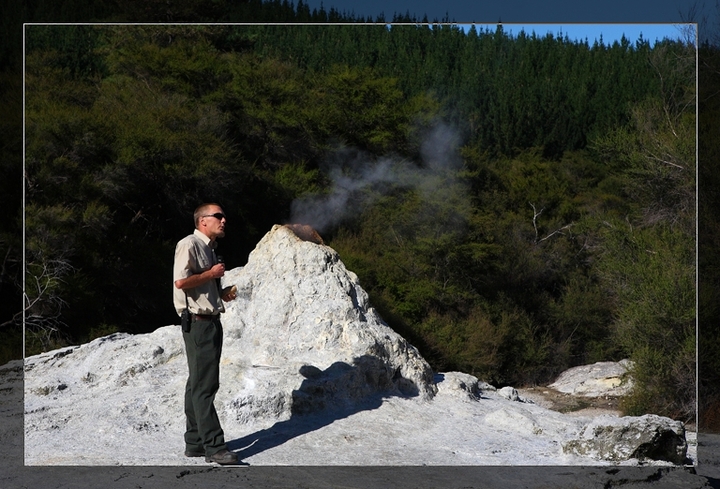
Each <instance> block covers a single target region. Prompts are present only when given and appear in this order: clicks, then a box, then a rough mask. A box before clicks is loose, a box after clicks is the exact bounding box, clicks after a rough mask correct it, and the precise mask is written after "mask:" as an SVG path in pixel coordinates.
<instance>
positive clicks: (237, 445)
mask: <svg viewBox="0 0 720 489" xmlns="http://www.w3.org/2000/svg"><path fill="white" fill-rule="evenodd" d="M399 371H400V369H399V368H398V369H397V370H396V371H395V372H389V371H388V368H387V365H386V364H385V362H383V361H382V360H381V359H379V358H377V357H374V356H371V355H364V356H362V357H359V358H356V359H354V360H353V364H352V365H349V364H347V363H345V362H335V363H333V364H332V365H330V366H329V367H328V368H327V369H325V370H324V371H323V370H320V369H319V368H317V367H314V366H311V365H304V366H303V367H301V368H300V374H302V376H303V377H305V380H303V382H302V384H301V385H300V387H299V388H298V389H297V390H293V392H292V407H291V416H290V419H288V420H285V421H278V422H277V423H275V424H274V425H273V426H272V427H270V428H267V429H264V430H260V431H257V432H255V433H252V434H250V435H247V436H244V437H242V438H237V439H235V440H231V441H229V442H227V447H228V449H229V450H232V451H235V452H237V454H238V458H240V459H246V458H249V457H252V456H253V455H256V454H258V453H260V452H263V451H265V450H269V449H271V448H275V447H277V446H280V445H282V444H283V443H285V442H287V441H288V440H291V439H293V438H295V437H298V436H301V435H304V434H307V433H310V432H312V431H315V430H318V429H320V428H322V427H324V426H328V425H330V424H332V423H333V422H335V421H337V420H340V419H343V418H347V417H349V416H351V415H353V414H356V413H358V412H361V411H370V410H373V409H377V408H379V407H380V406H381V405H382V403H383V400H384V399H386V398H388V397H392V396H399V397H415V396H417V395H418V394H419V389H418V387H417V386H416V385H415V383H414V382H412V381H411V380H409V379H405V378H403V377H402V376H401V375H400V373H399Z"/></svg>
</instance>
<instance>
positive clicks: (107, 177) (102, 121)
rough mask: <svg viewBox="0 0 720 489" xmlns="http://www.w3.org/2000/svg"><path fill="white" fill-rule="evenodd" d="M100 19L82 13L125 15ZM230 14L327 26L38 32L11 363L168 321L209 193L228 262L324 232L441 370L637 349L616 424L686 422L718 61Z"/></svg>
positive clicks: (531, 377) (483, 34)
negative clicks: (20, 343) (177, 275)
mask: <svg viewBox="0 0 720 489" xmlns="http://www.w3.org/2000/svg"><path fill="white" fill-rule="evenodd" d="M69 3H71V2H69ZM61 4H62V2H61ZM158 4H159V2H158ZM181 4H182V5H185V4H187V5H189V6H192V5H195V7H196V10H192V9H191V10H189V11H188V12H200V11H201V9H200V7H198V6H201V5H203V4H204V3H203V2H194V3H193V2H179V3H178V5H181ZM97 5H99V6H97ZM97 5H96V8H95V10H93V11H92V12H90V11H88V13H87V15H88V17H87V18H88V20H93V21H95V20H98V19H103V18H104V19H110V20H111V21H122V20H123V19H124V17H122V16H123V15H128V13H127V12H125V13H123V12H120V13H117V12H116V13H114V14H111V13H110V11H109V10H103V9H104V8H105V7H103V4H102V3H101V2H98V4H97ZM133 5H135V3H133V2H129V3H128V6H127V7H126V8H131V7H132V6H133ZM143 5H145V6H146V7H147V6H152V5H155V4H154V3H153V2H146V3H144V4H143ZM214 5H216V8H217V5H218V3H217V2H216V3H214ZM239 5H241V6H242V7H243V9H240V7H238V6H236V7H234V9H228V10H227V11H223V12H220V13H219V14H220V15H219V17H220V18H222V20H224V21H228V22H235V21H240V20H242V19H247V18H252V20H254V21H257V22H262V21H266V20H267V18H269V16H273V15H274V17H275V18H279V17H282V16H284V17H285V18H283V19H281V20H282V21H284V22H290V23H292V22H296V21H297V22H309V21H312V22H318V24H317V25H307V24H299V25H292V24H288V25H282V26H278V25H261V24H256V25H188V24H167V25H132V26H129V25H28V26H26V27H25V30H24V46H25V51H24V58H23V61H24V78H23V80H22V88H23V89H24V97H25V98H24V105H23V99H21V98H19V96H14V97H12V98H8V99H9V100H10V103H9V107H10V108H7V107H6V109H5V110H11V109H12V108H13V107H15V109H20V110H21V111H22V112H23V113H24V126H23V127H20V128H17V127H14V126H13V127H10V122H6V123H3V124H5V125H7V130H8V131H10V133H11V134H12V133H14V134H15V135H17V133H18V131H22V136H21V138H22V140H23V141H24V148H21V147H17V145H10V144H5V145H4V146H3V149H2V151H3V152H4V156H5V158H2V161H3V162H4V163H3V164H4V165H9V164H10V163H8V162H9V161H11V160H12V157H13V156H14V157H15V158H17V154H18V151H20V152H22V150H24V167H23V170H22V173H20V172H19V171H18V170H17V169H15V168H12V169H10V168H8V171H7V172H6V173H5V174H6V175H8V179H7V180H6V181H5V182H3V185H4V186H5V188H6V189H7V191H6V192H5V193H3V194H2V197H0V198H2V199H3V200H4V201H5V202H4V204H5V205H6V207H7V208H10V209H16V211H14V213H13V214H12V215H13V216H14V217H13V218H12V219H10V220H9V222H6V223H4V226H3V229H2V230H1V231H0V232H1V234H0V247H2V249H0V253H1V254H2V255H3V256H4V257H5V260H4V262H3V270H2V282H1V283H0V285H1V286H2V288H3V292H4V293H5V295H6V297H17V298H18V299H17V300H16V301H8V302H5V303H4V304H3V306H2V310H1V311H0V313H2V317H0V323H2V325H1V326H0V327H1V328H3V329H4V331H5V332H6V335H7V337H8V338H9V339H10V341H7V342H6V343H5V344H4V346H3V347H2V351H0V353H1V354H2V355H3V358H2V359H1V360H8V359H10V358H14V357H17V355H18V349H17V348H16V346H15V345H17V340H18V339H23V334H22V333H23V331H24V354H25V355H32V354H36V353H39V352H41V351H47V350H49V349H53V348H57V347H59V346H62V345H67V344H78V343H83V342H87V341H89V340H91V339H93V338H96V337H99V336H103V335H106V334H110V333H112V332H116V331H124V332H129V333H145V332H149V331H152V330H154V329H155V328H157V327H160V326H164V325H167V324H173V323H178V318H177V317H176V315H175V313H174V311H173V308H172V304H171V299H170V291H171V289H170V287H171V267H172V256H173V249H174V246H175V243H176V242H177V241H178V240H179V239H180V238H182V237H183V236H185V235H186V234H188V233H189V232H190V231H191V230H192V218H191V214H192V210H193V209H194V208H195V206H197V205H198V204H199V203H201V202H208V201H209V202H218V203H220V204H221V205H222V207H223V209H224V210H225V213H226V214H227V215H228V232H227V237H226V238H225V239H223V240H222V242H221V244H220V247H221V253H222V254H223V255H224V257H225V261H226V263H227V264H228V266H229V267H230V268H232V267H236V266H242V265H244V263H245V261H246V260H247V255H248V253H249V252H250V251H251V250H252V249H253V248H254V246H255V244H256V243H257V242H258V241H259V240H260V238H261V237H262V236H263V235H264V234H265V233H266V232H267V231H269V230H270V228H271V227H272V225H273V224H276V223H288V222H300V223H303V224H310V225H312V226H313V227H315V228H316V229H318V231H319V232H320V234H321V235H322V236H323V239H324V240H325V242H326V243H327V244H328V245H330V246H331V247H333V248H334V249H335V250H337V251H338V253H339V254H340V257H341V259H342V260H343V261H344V262H345V264H346V265H347V267H348V268H349V269H350V270H352V271H354V272H355V273H357V275H358V276H359V278H360V282H361V285H362V286H363V288H364V289H365V290H366V291H367V292H368V294H369V296H370V301H371V303H372V304H373V305H374V306H375V307H376V308H377V309H378V311H379V312H380V314H381V316H382V317H383V318H384V319H385V320H386V321H387V322H388V324H389V325H390V326H391V327H392V328H393V329H395V330H396V331H398V332H399V333H400V334H402V335H403V336H405V337H406V338H407V339H408V340H409V341H410V342H411V343H413V344H414V345H415V346H417V347H418V349H419V350H420V352H421V353H422V354H423V356H424V357H425V358H426V359H427V360H428V361H429V362H430V364H431V365H432V367H433V368H434V369H435V370H437V371H449V370H460V371H464V372H468V373H471V374H473V375H475V376H477V377H479V378H481V379H483V380H485V381H487V382H490V383H493V384H494V385H498V386H504V385H513V386H527V385H538V384H543V383H546V382H549V381H551V380H552V379H553V378H554V377H555V376H557V374H559V373H560V372H562V371H563V370H565V369H567V368H569V367H572V366H576V365H581V364H588V363H593V362H597V361H606V360H620V359H623V358H629V359H631V360H633V362H634V365H635V366H634V368H633V371H632V375H633V377H634V379H635V381H636V388H635V390H634V393H633V395H631V396H629V397H628V398H626V399H625V400H624V401H623V405H622V409H623V410H624V412H625V413H626V414H643V413H648V412H653V413H657V414H662V415H667V416H671V417H673V418H676V419H681V420H684V421H695V407H696V401H697V399H696V373H697V371H696V367H697V360H698V357H697V336H696V327H697V326H698V322H699V324H700V328H701V331H703V329H702V328H703V325H704V324H710V323H712V318H714V317H716V314H715V313H717V307H718V306H717V305H716V304H717V303H718V302H717V300H716V298H717V295H718V292H717V291H716V290H717V287H712V284H714V283H716V282H717V276H716V274H717V271H716V270H717V265H716V258H714V256H713V255H709V254H708V255H701V257H698V253H697V250H698V246H703V245H707V246H708V247H712V246H717V240H713V237H714V236H715V234H714V233H715V232H716V230H717V229H720V228H719V227H718V225H717V223H716V219H715V218H714V217H713V216H710V214H712V213H710V212H708V213H707V215H706V214H703V210H704V209H705V207H704V206H706V205H709V206H712V203H713V202H714V200H715V199H717V196H716V194H715V193H713V191H711V190H709V189H710V187H707V190H706V188H705V187H704V186H702V185H701V186H698V175H699V176H700V180H701V181H703V182H704V181H708V182H710V181H714V180H715V179H717V178H718V176H717V175H716V174H715V173H714V172H713V171H712V169H709V168H708V169H703V168H702V167H701V168H700V169H698V167H697V164H696V162H697V155H698V151H699V152H700V154H701V158H702V155H703V154H704V153H703V152H704V151H707V152H710V151H717V150H716V149H713V148H709V147H708V148H705V147H703V146H702V143H701V147H700V148H698V147H696V143H697V141H698V139H696V133H697V131H700V134H701V138H700V141H702V134H703V131H711V124H712V122H711V121H712V120H713V119H712V117H713V114H716V113H717V112H716V111H717V110H718V107H717V96H715V97H712V96H709V95H708V96H704V95H703V93H705V94H709V93H710V92H703V93H701V94H700V96H699V94H698V92H697V87H698V86H700V87H701V92H702V90H703V88H702V87H703V86H704V85H703V79H704V77H707V78H709V79H710V81H709V82H708V83H714V84H715V86H717V81H716V79H715V78H717V73H718V71H717V69H718V60H717V52H716V49H715V48H714V47H712V46H709V45H705V46H701V47H700V48H699V50H698V49H696V47H695V46H693V45H691V44H689V43H684V42H679V41H663V42H659V43H656V44H653V45H651V44H650V43H648V42H646V41H643V40H640V41H637V42H635V43H630V42H629V41H627V40H625V39H623V40H622V41H621V42H614V43H612V44H609V45H607V44H602V43H598V42H595V43H594V44H592V45H591V44H588V43H587V42H574V41H570V40H569V39H567V38H563V37H561V36H559V35H558V36H553V35H546V36H542V37H541V36H537V35H535V34H533V33H521V34H519V35H517V36H510V35H508V34H506V33H505V32H504V31H503V29H502V26H498V27H497V28H496V29H493V30H482V29H481V30H477V29H476V28H474V27H473V28H472V29H470V30H469V31H467V32H466V31H464V30H463V29H461V28H459V27H458V26H457V25H453V24H452V23H448V22H428V21H427V19H423V20H422V21H418V20H417V19H409V18H402V17H396V18H394V19H392V20H393V21H396V22H400V21H401V22H403V24H402V25H399V24H398V25H394V24H392V23H390V21H388V23H386V22H385V21H384V19H377V20H378V21H382V22H373V23H368V22H366V20H365V19H354V18H351V19H344V18H342V17H341V16H340V15H339V14H338V13H337V12H333V11H331V12H329V13H328V12H324V11H323V12H317V11H313V12H312V13H311V12H309V11H308V9H307V7H305V6H304V5H303V4H302V2H300V3H299V4H298V6H297V7H295V6H293V5H292V4H290V5H288V4H287V2H283V3H280V2H260V1H251V2H244V3H242V4H239ZM88 8H89V7H88ZM138 8H139V7H138ZM188 8H190V7H188ZM273 9H274V10H273ZM135 13H136V14H137V13H138V12H135ZM216 13H217V12H216ZM28 15H30V14H28ZM57 15H60V16H61V15H62V12H60V11H59V12H58V13H57ZM138 15H140V16H142V15H148V16H150V15H152V12H150V13H147V12H146V13H142V12H141V13H139V14H138ZM178 15H179V14H178ZM187 15H188V17H185V19H187V20H190V21H203V20H204V19H203V18H200V17H198V18H193V17H192V15H191V13H188V14H187ZM36 20H37V21H38V22H42V21H43V19H42V18H37V19H36ZM140 20H143V19H142V18H141V19H140ZM170 20H172V19H170ZM337 20H345V21H349V23H344V24H343V25H331V24H330V23H332V22H333V21H337ZM409 21H412V22H409ZM321 23H328V24H327V25H321ZM352 23H354V24H355V25H350V24H352ZM698 56H700V59H702V63H697V60H698V59H699V58H698ZM0 59H2V61H3V65H4V66H5V67H6V68H5V71H4V73H5V74H6V76H7V77H8V79H9V73H11V72H12V69H16V67H15V68H13V64H12V62H11V61H10V56H9V55H8V54H7V52H5V53H3V56H2V58H0ZM698 66H700V73H698V72H696V67H698ZM698 77H699V79H700V82H701V83H700V85H698V84H697V83H696V81H697V80H698ZM699 100H702V102H700V103H705V104H706V106H705V107H707V109H703V110H702V111H700V112H699V114H700V117H699V119H698V118H697V115H698V111H697V109H698V103H699ZM13 104H14V105H13ZM706 110H707V111H710V112H706ZM705 178H707V180H703V179H705ZM20 181H23V182H24V187H22V188H19V189H18V188H15V187H16V186H18V185H17V183H18V182H20ZM698 191H699V194H700V196H701V199H700V202H698V201H697V198H696V197H697V196H698ZM17 199H22V201H23V203H24V205H23V206H22V209H20V206H19V205H18V200H17ZM706 202H707V203H706ZM698 211H699V213H698ZM706 216H707V217H706ZM698 226H699V227H700V229H701V232H700V233H698ZM18 230H21V231H22V232H18ZM702 256H705V258H702ZM22 257H24V260H25V273H24V274H23V273H22V267H21V263H22V261H21V259H22ZM698 263H700V264H701V265H708V270H711V272H710V273H709V274H707V275H704V274H700V275H699V274H698V269H697V267H696V265H697V264H698ZM23 283H24V295H23V288H22V286H23ZM698 285H699V290H698ZM698 305H699V306H700V308H701V310H703V309H702V308H703V307H704V306H708V310H707V312H705V310H703V313H702V314H701V315H700V316H698V311H697V307H698ZM21 326H22V327H24V329H23V328H21ZM715 328H717V327H716V326H715ZM701 334H702V335H707V337H717V335H718V333H717V331H716V329H712V327H710V328H708V329H707V330H706V332H703V333H701ZM713 335H715V336H713ZM715 345H717V342H715ZM711 348H715V349H717V346H713V347H711ZM20 354H22V353H20ZM705 358H707V360H704V359H705ZM715 358H718V356H717V355H710V354H708V356H707V357H705V356H703V355H701V356H700V365H701V368H702V366H703V365H705V366H706V367H707V369H708V371H709V372H715V371H717V370H716V369H715V366H716V362H717V360H714V359H715ZM703 362H707V363H703ZM0 363H2V362H0ZM708 379H709V382H708V384H712V379H713V377H712V376H711V377H708ZM703 385H704V384H703ZM709 399H710V401H708V404H707V405H710V404H712V399H714V398H713V397H712V396H710V397H709ZM703 407H705V405H703ZM719 421H720V420H719ZM708 422H710V421H708Z"/></svg>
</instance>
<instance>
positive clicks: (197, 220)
mask: <svg viewBox="0 0 720 489" xmlns="http://www.w3.org/2000/svg"><path fill="white" fill-rule="evenodd" d="M208 207H220V208H221V209H222V206H221V205H220V204H216V203H214V202H208V203H206V204H200V205H199V206H198V207H197V209H195V212H194V213H193V219H194V220H195V227H196V228H197V227H198V225H199V224H200V218H201V217H202V216H204V215H205V213H206V212H207V209H208Z"/></svg>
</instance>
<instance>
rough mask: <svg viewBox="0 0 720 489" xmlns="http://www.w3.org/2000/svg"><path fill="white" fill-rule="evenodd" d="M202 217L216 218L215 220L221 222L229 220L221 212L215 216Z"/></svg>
mask: <svg viewBox="0 0 720 489" xmlns="http://www.w3.org/2000/svg"><path fill="white" fill-rule="evenodd" d="M202 217H214V218H215V219H217V220H218V221H220V220H222V219H227V218H226V217H225V214H223V213H221V212H216V213H215V214H208V215H206V216H202Z"/></svg>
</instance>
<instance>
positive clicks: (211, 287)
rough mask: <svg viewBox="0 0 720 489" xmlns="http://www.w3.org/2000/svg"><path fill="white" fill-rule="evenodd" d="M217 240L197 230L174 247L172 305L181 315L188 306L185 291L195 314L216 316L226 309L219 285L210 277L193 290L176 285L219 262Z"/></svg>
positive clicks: (188, 302)
mask: <svg viewBox="0 0 720 489" xmlns="http://www.w3.org/2000/svg"><path fill="white" fill-rule="evenodd" d="M215 246H217V243H216V242H214V241H210V238H209V237H207V236H205V235H204V234H203V233H201V232H200V231H198V230H197V229H196V230H195V232H194V233H193V234H191V235H189V236H186V237H185V238H183V239H181V240H180V241H179V242H178V244H177V246H176V247H175V262H174V265H173V304H174V305H175V310H176V311H177V313H178V315H179V314H181V313H182V311H183V309H185V307H186V305H185V294H186V293H187V304H188V306H189V308H190V312H192V313H194V314H203V315H215V314H220V313H221V312H225V306H223V303H222V299H221V298H220V292H219V291H218V285H217V282H216V281H215V280H210V281H208V282H205V283H204V284H202V285H200V286H199V287H194V288H192V289H185V290H181V289H178V288H177V287H175V285H174V283H175V281H176V280H180V279H184V278H188V277H189V276H191V275H195V274H198V273H202V272H204V271H205V270H209V269H210V268H212V267H213V265H215V264H216V263H217V258H216V257H215Z"/></svg>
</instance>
